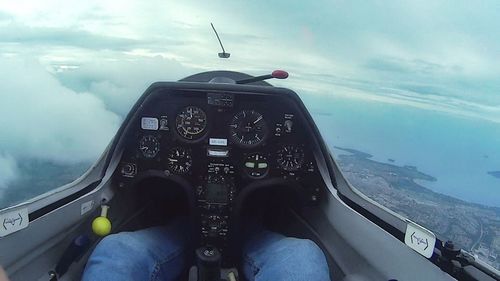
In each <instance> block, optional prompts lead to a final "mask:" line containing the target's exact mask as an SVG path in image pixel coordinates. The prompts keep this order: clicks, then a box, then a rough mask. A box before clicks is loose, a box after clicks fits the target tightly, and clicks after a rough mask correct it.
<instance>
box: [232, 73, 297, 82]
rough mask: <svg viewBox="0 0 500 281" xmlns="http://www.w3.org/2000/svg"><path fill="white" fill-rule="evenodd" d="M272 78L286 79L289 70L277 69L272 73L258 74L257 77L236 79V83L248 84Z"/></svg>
mask: <svg viewBox="0 0 500 281" xmlns="http://www.w3.org/2000/svg"><path fill="white" fill-rule="evenodd" d="M271 78H276V79H286V78H288V72H286V71H284V70H275V71H273V72H272V73H271V74H266V75H261V76H256V77H252V78H248V79H243V80H239V81H236V84H248V83H253V82H258V81H262V80H266V79H271Z"/></svg>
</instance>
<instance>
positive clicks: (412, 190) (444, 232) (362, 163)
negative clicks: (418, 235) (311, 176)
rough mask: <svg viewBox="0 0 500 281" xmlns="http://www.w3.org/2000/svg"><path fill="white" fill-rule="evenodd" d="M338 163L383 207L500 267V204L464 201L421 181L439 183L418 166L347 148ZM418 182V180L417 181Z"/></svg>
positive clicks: (353, 180) (339, 156)
mask: <svg viewBox="0 0 500 281" xmlns="http://www.w3.org/2000/svg"><path fill="white" fill-rule="evenodd" d="M336 148H337V149H339V150H341V151H344V152H348V154H339V155H338V157H337V160H338V163H339V165H340V167H341V169H342V171H343V172H344V175H345V176H346V177H347V179H348V180H349V182H350V183H351V184H352V185H353V186H354V187H356V188H358V189H359V190H360V191H361V192H363V193H364V194H365V195H367V196H368V197H370V198H371V199H373V200H375V201H376V202H378V203H380V204H382V205H383V206H385V207H387V208H389V209H391V210H393V211H395V212H397V213H399V214H401V215H403V216H405V217H407V218H409V219H411V220H412V221H415V222H417V223H419V224H421V225H423V226H424V227H426V228H428V229H431V230H432V231H433V232H434V233H435V234H436V236H437V237H438V238H440V239H441V240H444V241H446V240H452V241H453V242H454V243H455V245H458V246H459V247H461V248H463V249H464V250H467V251H469V252H472V253H473V254H475V255H477V256H478V257H479V258H480V259H481V260H483V261H485V262H487V263H489V264H490V265H492V266H493V267H495V268H497V269H500V258H498V254H499V253H500V208H498V207H489V206H484V205H480V204H476V203H470V202H466V201H463V200H460V199H457V198H454V197H451V196H448V195H444V194H441V193H437V192H435V191H432V190H430V189H428V188H426V187H424V186H423V185H422V181H436V178H434V177H433V176H431V175H427V174H425V173H422V172H420V171H418V169H417V167H414V166H397V165H395V164H387V163H382V162H377V161H374V160H372V159H370V158H372V155H370V154H368V153H364V152H361V151H357V150H354V149H349V148H342V147H336ZM416 181H418V183H417V182H416Z"/></svg>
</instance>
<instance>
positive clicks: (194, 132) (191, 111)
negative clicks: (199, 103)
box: [175, 106, 207, 140]
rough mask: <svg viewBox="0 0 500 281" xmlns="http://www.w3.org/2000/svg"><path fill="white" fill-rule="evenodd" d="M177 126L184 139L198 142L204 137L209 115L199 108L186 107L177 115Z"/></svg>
mask: <svg viewBox="0 0 500 281" xmlns="http://www.w3.org/2000/svg"><path fill="white" fill-rule="evenodd" d="M175 126H176V128H177V132H178V133H179V135H181V136H182V137H183V138H185V139H187V140H196V139H198V138H200V137H201V136H202V134H203V132H204V131H205V128H206V127H207V115H206V114H205V112H204V111H203V110H202V109H201V108H199V107H196V106H188V107H185V108H183V109H182V111H181V112H179V114H177V117H176V118H175Z"/></svg>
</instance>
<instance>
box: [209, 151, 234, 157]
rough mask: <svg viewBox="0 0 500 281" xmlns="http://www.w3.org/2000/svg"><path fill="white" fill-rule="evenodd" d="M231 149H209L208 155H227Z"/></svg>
mask: <svg viewBox="0 0 500 281" xmlns="http://www.w3.org/2000/svg"><path fill="white" fill-rule="evenodd" d="M228 153H229V151H227V150H208V156H214V157H227V154H228Z"/></svg>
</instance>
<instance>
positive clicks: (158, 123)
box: [115, 90, 324, 250]
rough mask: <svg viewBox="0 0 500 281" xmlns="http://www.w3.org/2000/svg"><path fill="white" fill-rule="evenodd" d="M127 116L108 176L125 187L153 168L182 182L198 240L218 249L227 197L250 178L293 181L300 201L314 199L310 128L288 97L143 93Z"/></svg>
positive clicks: (225, 231)
mask: <svg viewBox="0 0 500 281" xmlns="http://www.w3.org/2000/svg"><path fill="white" fill-rule="evenodd" d="M135 116H136V117H135V118H134V119H135V120H134V119H132V122H133V123H132V124H131V126H130V128H129V129H128V132H127V136H128V137H127V141H126V145H125V150H124V152H123V155H122V158H121V162H120V166H119V169H117V173H116V174H115V178H116V180H117V181H118V182H119V185H120V186H127V185H130V184H131V183H133V182H134V180H136V179H137V178H140V177H141V175H143V174H146V173H148V172H150V171H156V172H161V174H162V175H164V176H165V177H170V176H178V177H182V178H183V179H184V180H185V181H187V182H189V184H190V185H191V186H192V192H193V193H194V194H195V196H196V201H197V207H198V211H199V215H200V231H201V237H202V240H203V241H204V243H210V244H212V245H218V246H219V248H220V249H221V250H222V249H223V248H225V241H226V240H227V237H228V236H229V221H230V219H231V215H232V211H233V209H234V207H235V206H234V202H235V201H236V200H235V199H237V198H238V195H239V194H240V193H241V191H242V190H244V189H245V187H246V186H248V185H250V184H252V183H254V182H256V181H263V180H266V179H275V178H278V179H283V180H287V181H293V182H295V183H297V184H298V185H299V186H300V187H301V197H302V199H303V202H304V203H305V204H315V203H316V202H317V201H318V200H319V195H320V192H321V190H323V188H322V187H323V186H324V183H323V181H322V178H321V176H320V175H319V173H318V171H317V164H316V161H315V160H314V155H313V147H314V145H313V144H312V143H311V135H310V132H311V130H308V129H307V128H306V127H305V126H306V124H307V122H306V121H305V118H304V117H303V116H302V115H301V114H300V112H299V110H298V108H297V105H296V104H294V103H293V101H292V100H289V99H286V98H283V96H273V95H269V94H259V93H238V92H217V91H214V92H207V91H194V90H176V91H171V92H169V93H168V94H165V95H158V96H156V97H155V98H153V99H149V100H146V102H144V104H143V105H142V106H141V107H140V108H139V109H138V112H137V113H136V114H135Z"/></svg>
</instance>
